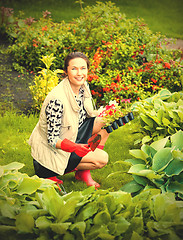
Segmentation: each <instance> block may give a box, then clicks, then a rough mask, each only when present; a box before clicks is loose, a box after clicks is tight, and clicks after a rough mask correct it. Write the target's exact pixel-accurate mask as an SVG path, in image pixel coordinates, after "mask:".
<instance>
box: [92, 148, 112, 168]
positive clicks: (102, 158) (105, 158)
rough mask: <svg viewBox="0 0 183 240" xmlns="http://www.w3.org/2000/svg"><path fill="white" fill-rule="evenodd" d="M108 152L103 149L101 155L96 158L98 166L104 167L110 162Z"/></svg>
mask: <svg viewBox="0 0 183 240" xmlns="http://www.w3.org/2000/svg"><path fill="white" fill-rule="evenodd" d="M108 159H109V156H108V153H107V152H105V151H103V150H102V151H101V153H100V156H98V158H97V159H96V162H95V164H96V168H103V167H105V165H106V164H107V163H108Z"/></svg>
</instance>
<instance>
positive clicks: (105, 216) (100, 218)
mask: <svg viewBox="0 0 183 240" xmlns="http://www.w3.org/2000/svg"><path fill="white" fill-rule="evenodd" d="M110 220H111V216H110V214H109V212H108V211H107V210H105V211H101V212H99V213H97V214H96V215H95V217H94V219H93V223H94V224H99V225H102V224H108V223H109V222H110Z"/></svg>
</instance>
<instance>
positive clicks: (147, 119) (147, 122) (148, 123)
mask: <svg viewBox="0 0 183 240" xmlns="http://www.w3.org/2000/svg"><path fill="white" fill-rule="evenodd" d="M141 119H142V120H143V121H144V122H145V123H146V124H147V125H148V126H149V127H150V128H153V120H152V119H150V118H149V117H148V116H146V115H141Z"/></svg>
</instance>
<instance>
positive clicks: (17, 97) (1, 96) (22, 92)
mask: <svg viewBox="0 0 183 240" xmlns="http://www.w3.org/2000/svg"><path fill="white" fill-rule="evenodd" d="M8 46H9V43H8V41H7V39H5V38H3V37H2V36H0V111H2V112H4V111H5V110H6V109H8V108H12V107H13V108H15V109H16V111H17V112H19V111H20V112H23V113H25V114H28V113H29V112H30V111H31V106H32V96H31V93H30V90H29V85H30V84H31V83H32V81H33V77H34V76H33V74H30V73H27V74H20V73H19V72H17V71H15V70H14V69H13V61H12V56H11V54H9V53H7V49H8ZM166 47H167V48H168V49H181V50H182V52H183V40H181V39H178V40H176V42H175V43H174V44H168V45H167V46H166Z"/></svg>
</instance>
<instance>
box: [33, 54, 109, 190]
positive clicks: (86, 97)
mask: <svg viewBox="0 0 183 240" xmlns="http://www.w3.org/2000/svg"><path fill="white" fill-rule="evenodd" d="M88 69H89V60H88V58H87V56H86V55H85V54H83V53H81V52H73V53H70V54H69V55H68V56H67V57H66V59H65V73H66V74H67V77H66V78H65V79H63V80H62V81H61V83H60V84H58V85H57V86H56V87H55V88H54V89H53V90H52V91H51V92H50V93H49V94H48V95H47V97H46V99H45V101H44V103H43V105H42V108H41V112H40V118H39V122H38V124H37V125H36V127H35V129H34V131H33V132H32V135H31V137H30V139H29V144H30V146H31V154H32V157H33V159H34V160H33V163H34V168H35V173H36V174H37V175H38V176H39V177H41V178H50V179H51V180H54V181H56V182H57V183H60V180H59V179H58V178H56V176H57V175H63V174H66V173H69V172H71V171H76V174H75V178H76V179H77V180H81V181H84V182H86V184H87V185H88V186H95V187H96V188H98V187H100V185H99V184H98V183H97V182H95V181H94V180H93V179H92V177H91V175H90V170H94V169H100V168H102V167H104V166H105V165H106V164H107V162H108V154H107V153H106V152H105V151H103V148H104V144H105V142H106V141H107V138H108V136H109V134H108V133H107V131H106V130H105V129H102V127H103V126H104V123H103V122H102V120H100V118H98V117H97V115H98V111H96V110H94V109H93V105H92V98H91V93H90V89H89V87H88V84H87V83H86V79H87V73H88ZM92 135H94V136H95V135H96V137H98V138H97V140H99V139H100V138H99V136H101V142H100V145H99V146H98V147H97V146H96V147H97V148H96V149H95V148H94V149H93V148H92V147H91V146H92V145H91V142H90V144H88V141H89V139H90V138H91V136H92ZM93 140H94V144H95V143H96V141H97V140H96V141H95V138H94V139H93ZM98 143H99V141H98Z"/></svg>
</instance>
